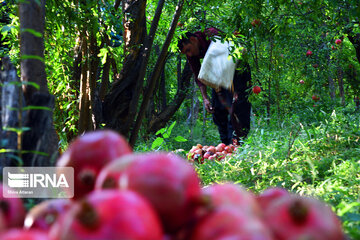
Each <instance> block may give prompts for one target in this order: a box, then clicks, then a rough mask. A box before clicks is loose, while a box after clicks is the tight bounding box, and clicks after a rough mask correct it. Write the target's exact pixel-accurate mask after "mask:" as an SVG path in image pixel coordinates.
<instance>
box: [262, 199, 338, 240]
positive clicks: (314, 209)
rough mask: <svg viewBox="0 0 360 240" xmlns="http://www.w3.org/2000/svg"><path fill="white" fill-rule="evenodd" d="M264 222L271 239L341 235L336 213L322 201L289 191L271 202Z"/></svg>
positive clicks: (334, 239) (324, 238)
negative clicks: (288, 195)
mask: <svg viewBox="0 0 360 240" xmlns="http://www.w3.org/2000/svg"><path fill="white" fill-rule="evenodd" d="M264 220H265V223H266V224H267V225H268V226H269V227H270V229H271V230H272V232H273V234H274V236H275V239H278V240H287V239H317V240H339V239H344V236H343V232H342V229H341V224H340V222H339V220H338V218H337V216H336V215H335V214H334V213H333V212H332V211H331V208H329V207H328V206H327V205H325V204H324V203H323V202H321V201H319V200H315V199H311V198H305V197H300V196H295V195H292V196H290V197H283V198H281V199H279V200H278V201H276V202H274V204H271V206H270V207H268V208H267V209H266V211H265V218H264Z"/></svg>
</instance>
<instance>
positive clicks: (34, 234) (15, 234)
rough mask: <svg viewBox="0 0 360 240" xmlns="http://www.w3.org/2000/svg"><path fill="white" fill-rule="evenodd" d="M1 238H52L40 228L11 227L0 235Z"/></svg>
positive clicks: (20, 239)
mask: <svg viewBox="0 0 360 240" xmlns="http://www.w3.org/2000/svg"><path fill="white" fill-rule="evenodd" d="M0 239H1V240H50V238H49V236H48V235H47V234H46V233H45V232H42V231H39V230H24V229H11V230H9V231H7V232H5V233H4V234H2V235H1V236H0Z"/></svg>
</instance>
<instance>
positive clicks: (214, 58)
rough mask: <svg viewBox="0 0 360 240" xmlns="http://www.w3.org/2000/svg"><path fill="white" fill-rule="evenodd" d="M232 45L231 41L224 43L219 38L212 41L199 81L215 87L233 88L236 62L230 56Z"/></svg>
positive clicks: (202, 65)
mask: <svg viewBox="0 0 360 240" xmlns="http://www.w3.org/2000/svg"><path fill="white" fill-rule="evenodd" d="M230 46H231V44H230V43H229V42H224V43H222V42H221V41H220V40H217V39H216V40H215V41H212V42H211V43H210V46H209V48H208V50H207V52H206V54H205V57H204V59H203V62H202V64H201V68H200V72H199V75H198V79H199V81H201V82H202V83H204V84H205V85H208V86H210V87H212V88H215V89H218V88H219V87H223V88H226V89H231V87H232V83H233V78H234V72H235V69H236V62H234V61H233V59H232V57H231V56H230V50H229V49H230Z"/></svg>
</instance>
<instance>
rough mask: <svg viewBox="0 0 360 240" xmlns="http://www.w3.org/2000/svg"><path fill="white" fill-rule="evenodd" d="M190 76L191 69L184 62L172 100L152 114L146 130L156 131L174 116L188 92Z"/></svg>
mask: <svg viewBox="0 0 360 240" xmlns="http://www.w3.org/2000/svg"><path fill="white" fill-rule="evenodd" d="M191 76H192V71H191V69H190V65H189V64H188V63H187V62H186V65H185V67H184V70H183V71H182V74H181V78H180V79H179V80H178V83H179V84H178V86H179V87H178V89H177V92H176V94H175V98H174V100H173V101H172V102H171V103H169V105H168V106H167V107H166V108H165V109H164V110H163V111H161V112H160V114H157V115H156V116H153V117H152V119H151V121H150V122H149V127H148V130H147V131H148V132H152V133H154V132H156V131H158V130H159V129H161V128H163V127H165V125H166V123H167V122H168V121H169V120H170V119H171V117H173V116H174V114H175V113H176V111H177V110H178V109H179V108H180V106H181V104H182V103H183V101H184V99H185V98H186V96H187V93H188V92H189V89H190V85H191V83H190V82H191V81H190V80H191Z"/></svg>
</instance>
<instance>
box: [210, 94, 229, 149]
mask: <svg viewBox="0 0 360 240" xmlns="http://www.w3.org/2000/svg"><path fill="white" fill-rule="evenodd" d="M219 94H220V96H219ZM211 95H212V96H211V105H212V106H213V108H214V113H213V114H212V116H213V120H214V123H215V124H216V126H217V127H218V130H219V134H220V139H221V142H223V143H225V144H226V145H229V144H230V143H232V138H233V127H232V125H231V119H230V114H229V111H230V108H231V104H232V99H233V95H232V93H231V92H230V91H228V90H225V89H222V90H221V91H220V92H219V93H216V91H215V90H214V89H212V94H211ZM220 97H221V99H220ZM224 101H225V103H224Z"/></svg>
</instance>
